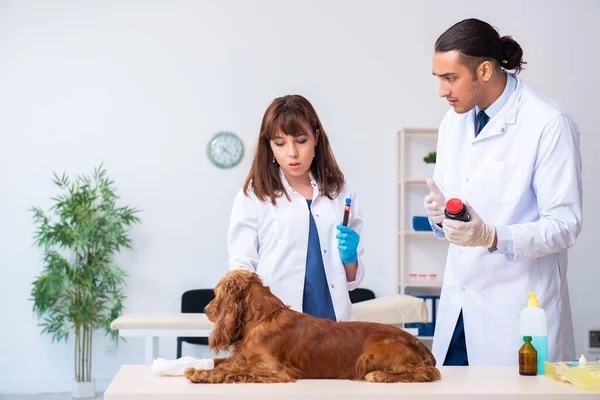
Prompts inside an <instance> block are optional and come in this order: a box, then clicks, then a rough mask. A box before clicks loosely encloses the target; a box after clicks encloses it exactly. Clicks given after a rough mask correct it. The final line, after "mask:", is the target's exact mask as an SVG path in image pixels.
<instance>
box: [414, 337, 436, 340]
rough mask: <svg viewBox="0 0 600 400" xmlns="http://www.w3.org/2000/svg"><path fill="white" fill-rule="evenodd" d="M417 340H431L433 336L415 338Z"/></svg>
mask: <svg viewBox="0 0 600 400" xmlns="http://www.w3.org/2000/svg"><path fill="white" fill-rule="evenodd" d="M417 339H419V340H433V336H417Z"/></svg>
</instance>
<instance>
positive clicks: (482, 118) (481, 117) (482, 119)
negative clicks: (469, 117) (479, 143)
mask: <svg viewBox="0 0 600 400" xmlns="http://www.w3.org/2000/svg"><path fill="white" fill-rule="evenodd" d="M489 120H490V117H488V115H487V114H486V113H485V111H483V110H479V112H478V113H477V121H479V126H478V127H477V133H476V134H475V137H477V135H479V132H481V130H482V129H483V127H484V126H485V125H486V124H487V123H488V121H489Z"/></svg>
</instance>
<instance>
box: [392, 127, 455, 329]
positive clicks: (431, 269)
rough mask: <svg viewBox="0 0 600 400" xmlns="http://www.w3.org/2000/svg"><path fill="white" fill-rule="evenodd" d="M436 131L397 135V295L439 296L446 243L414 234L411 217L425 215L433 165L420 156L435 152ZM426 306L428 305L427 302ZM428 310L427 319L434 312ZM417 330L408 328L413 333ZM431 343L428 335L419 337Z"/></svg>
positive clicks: (405, 131)
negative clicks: (424, 202) (424, 201)
mask: <svg viewBox="0 0 600 400" xmlns="http://www.w3.org/2000/svg"><path fill="white" fill-rule="evenodd" d="M436 145H437V130H436V129H422V128H415V129H411V128H404V129H402V130H400V131H399V132H398V147H397V148H398V157H397V160H398V179H397V182H398V194H399V196H398V199H399V204H398V207H397V209H398V211H399V214H398V229H397V231H398V278H399V282H398V292H399V293H400V294H408V295H414V296H439V294H440V291H441V287H442V280H443V275H444V268H445V262H446V254H447V252H448V244H447V242H446V241H443V240H439V239H437V238H436V237H435V235H434V234H433V232H431V231H415V230H414V229H413V226H412V217H413V216H425V211H424V210H423V198H424V197H425V195H426V194H427V193H428V192H429V189H428V188H427V184H426V181H425V180H426V179H427V178H430V177H432V176H433V166H434V165H433V164H426V163H425V162H424V161H423V157H425V156H426V155H427V153H429V152H430V151H435V150H436ZM428 305H429V303H428ZM429 311H430V316H431V315H432V311H433V310H429ZM414 329H416V328H407V330H414ZM419 339H421V340H423V341H430V340H432V339H433V338H432V337H431V336H419Z"/></svg>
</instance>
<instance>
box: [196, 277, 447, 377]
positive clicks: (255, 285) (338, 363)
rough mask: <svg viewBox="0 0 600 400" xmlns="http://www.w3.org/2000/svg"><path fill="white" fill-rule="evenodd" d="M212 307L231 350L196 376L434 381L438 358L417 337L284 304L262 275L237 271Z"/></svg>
mask: <svg viewBox="0 0 600 400" xmlns="http://www.w3.org/2000/svg"><path fill="white" fill-rule="evenodd" d="M215 296H216V297H215V299H214V300H213V301H211V302H210V304H209V305H208V306H207V307H206V315H207V317H208V319H209V320H210V321H212V322H213V323H214V324H215V326H214V329H213V331H212V333H211V334H210V336H209V345H210V348H211V350H213V351H215V353H218V352H219V350H228V349H230V348H231V353H230V356H229V357H228V358H217V359H215V367H214V368H213V369H210V370H196V369H193V368H188V369H187V370H186V371H185V377H186V378H187V379H189V380H190V381H192V382H197V383H234V382H263V383H275V382H293V381H295V380H297V379H319V378H323V379H353V380H367V381H371V382H430V381H434V380H438V379H440V377H441V376H440V372H439V371H438V369H437V368H435V358H434V357H433V355H432V354H431V352H430V351H429V349H428V348H427V347H426V346H425V345H424V344H423V343H421V342H420V341H419V340H418V339H417V338H415V337H414V336H412V335H411V334H409V333H406V332H404V331H403V330H401V329H399V328H396V327H394V326H391V325H384V324H378V323H370V322H333V321H330V320H327V319H321V318H315V317H312V316H310V315H308V314H303V313H299V312H296V311H293V310H291V309H290V308H289V307H287V306H285V305H284V304H283V303H282V302H281V300H279V299H278V298H277V297H275V295H273V294H272V293H271V291H270V290H269V288H268V287H265V286H263V284H262V282H261V279H260V277H259V276H258V275H256V274H255V273H253V272H249V271H241V270H240V271H232V272H229V273H228V274H227V275H225V277H223V278H222V279H221V280H220V282H219V283H218V284H217V286H216V288H215Z"/></svg>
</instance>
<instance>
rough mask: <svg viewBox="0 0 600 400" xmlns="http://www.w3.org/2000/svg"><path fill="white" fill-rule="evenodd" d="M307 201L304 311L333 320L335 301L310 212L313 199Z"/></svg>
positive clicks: (334, 318) (315, 226) (334, 319)
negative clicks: (308, 225) (308, 221)
mask: <svg viewBox="0 0 600 400" xmlns="http://www.w3.org/2000/svg"><path fill="white" fill-rule="evenodd" d="M306 202H307V203H308V211H309V212H308V215H309V219H310V230H309V233H308V252H307V255H306V275H305V278H304V297H303V299H302V311H303V312H305V313H306V314H310V315H312V316H314V317H319V318H329V319H330V320H332V321H336V317H335V310H334V309H333V301H332V300H331V293H329V284H328V283H327V277H326V276H325V266H324V265H323V256H322V255H321V243H320V242H319V233H318V232H317V225H316V224H315V219H314V218H313V215H312V212H310V205H311V203H312V200H306Z"/></svg>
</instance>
